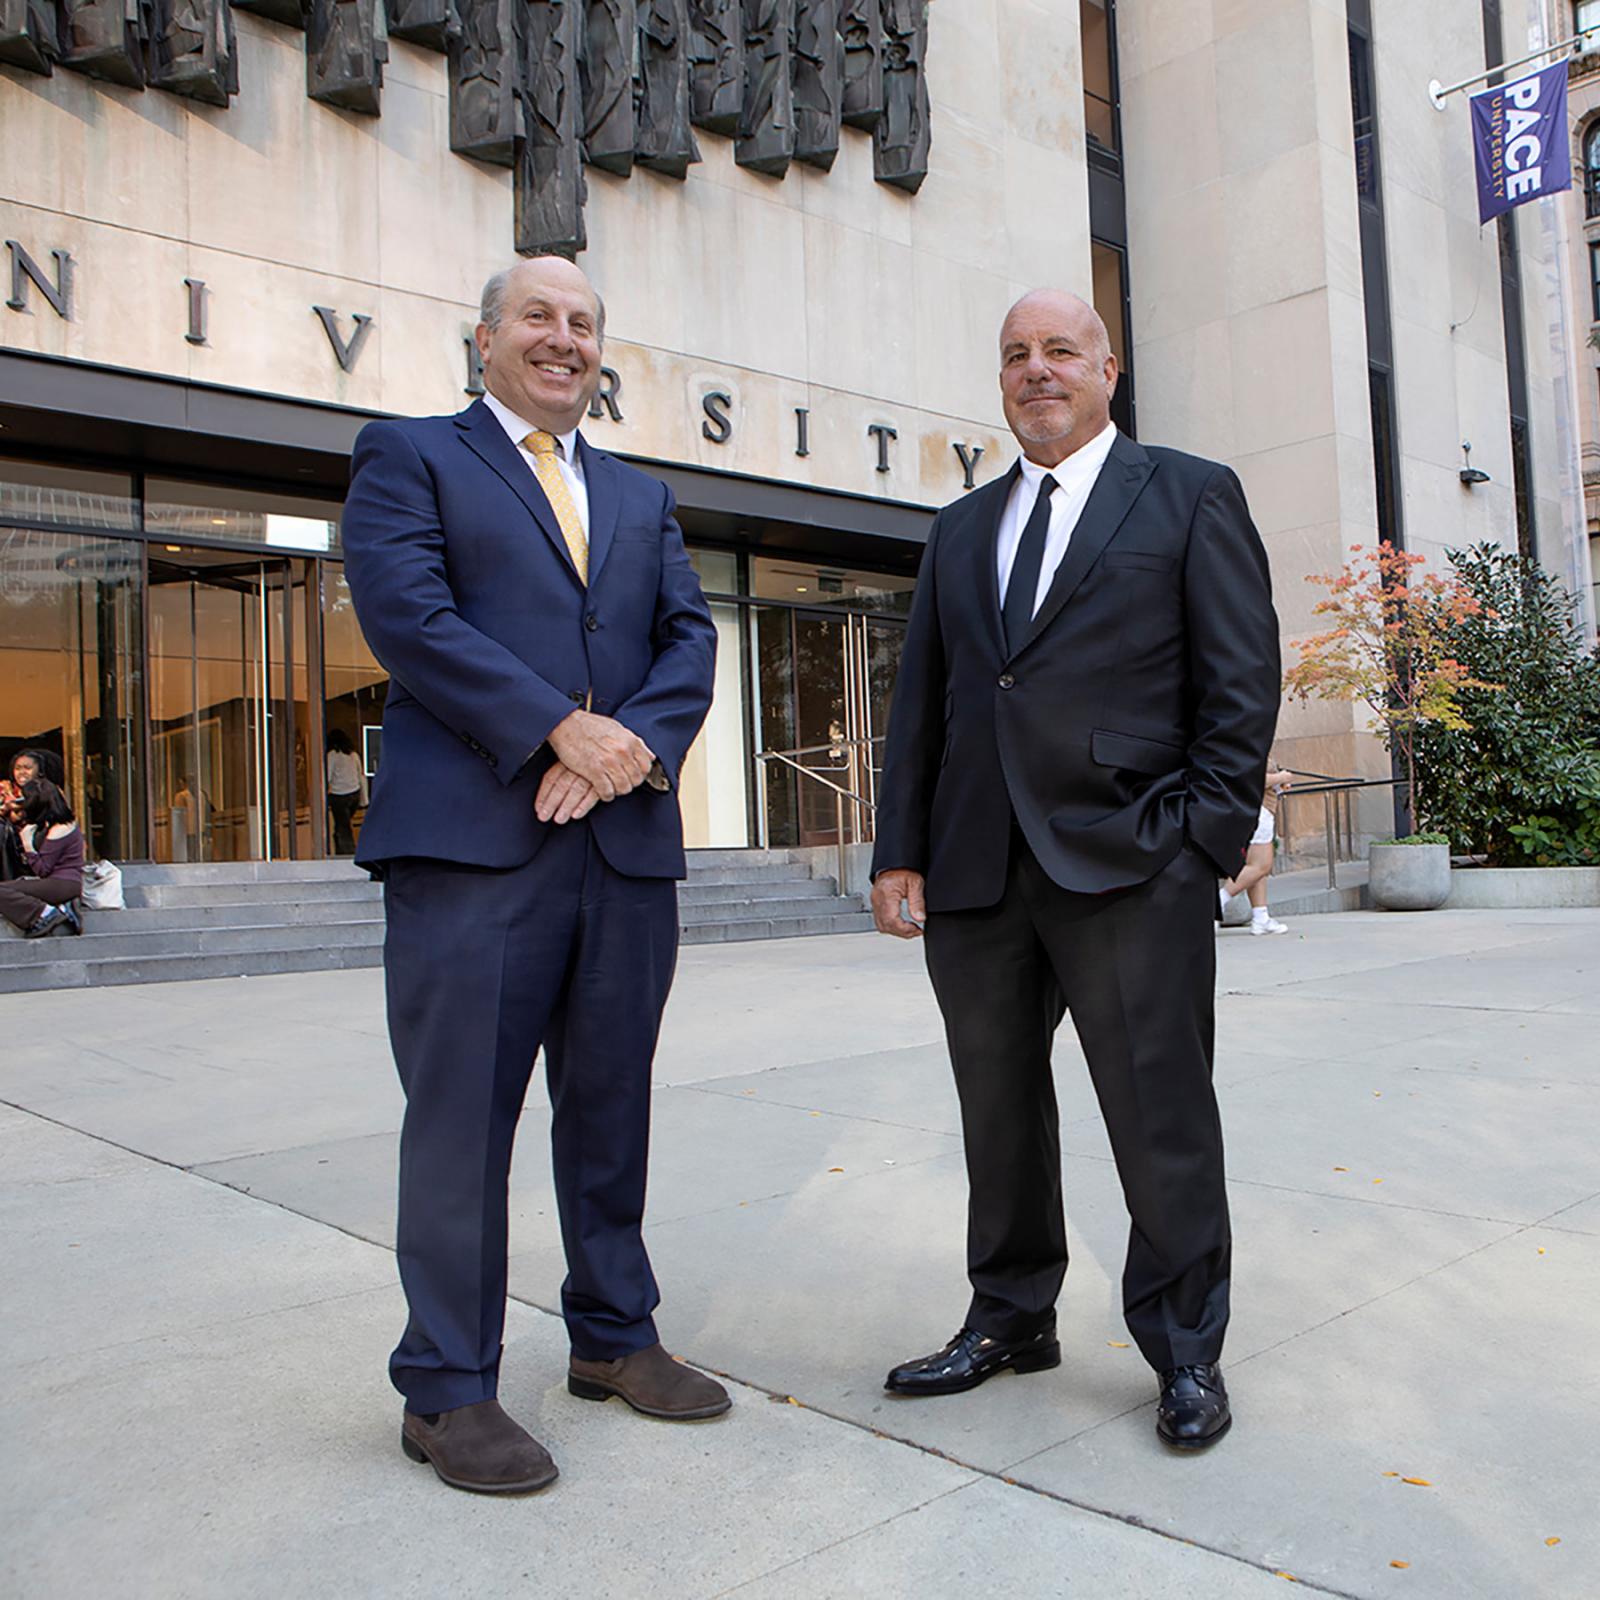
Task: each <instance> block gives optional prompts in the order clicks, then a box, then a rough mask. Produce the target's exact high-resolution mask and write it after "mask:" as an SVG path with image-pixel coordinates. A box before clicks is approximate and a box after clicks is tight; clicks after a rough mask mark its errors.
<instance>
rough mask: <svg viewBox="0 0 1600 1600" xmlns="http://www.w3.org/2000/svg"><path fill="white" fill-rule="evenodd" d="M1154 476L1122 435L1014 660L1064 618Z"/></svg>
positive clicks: (1149, 464) (1136, 448)
mask: <svg viewBox="0 0 1600 1600" xmlns="http://www.w3.org/2000/svg"><path fill="white" fill-rule="evenodd" d="M1155 470H1156V469H1155V463H1154V462H1153V461H1151V459H1150V457H1149V456H1148V455H1147V454H1146V453H1145V452H1144V450H1142V449H1141V448H1140V447H1139V446H1138V445H1137V444H1135V443H1134V442H1133V440H1132V439H1130V438H1128V436H1127V435H1126V434H1124V433H1121V432H1119V433H1118V434H1117V437H1116V439H1115V440H1114V441H1113V442H1112V445H1111V453H1110V455H1108V456H1107V457H1106V464H1105V465H1104V466H1103V467H1102V468H1101V469H1100V476H1099V477H1098V478H1097V479H1096V480H1095V485H1094V488H1093V489H1091V490H1090V491H1089V498H1088V500H1087V501H1086V502H1085V503H1084V507H1083V512H1082V514H1081V515H1080V516H1079V518H1078V525H1077V527H1075V528H1074V529H1073V530H1072V538H1071V540H1070V541H1069V542H1068V544H1067V553H1066V554H1065V555H1064V556H1063V557H1062V558H1061V565H1060V566H1059V567H1057V568H1056V575H1055V577H1054V578H1053V579H1052V580H1051V583H1050V588H1049V590H1048V591H1047V592H1046V594H1045V597H1044V604H1043V605H1042V606H1040V607H1039V609H1038V611H1037V613H1035V615H1034V619H1033V626H1032V627H1031V628H1029V630H1028V636H1027V638H1026V639H1024V640H1023V641H1022V644H1021V646H1020V648H1019V649H1018V650H1017V651H1016V652H1014V653H1015V654H1017V655H1021V654H1022V651H1023V650H1026V649H1027V648H1028V646H1029V645H1031V644H1032V643H1033V641H1034V640H1035V639H1037V638H1038V637H1039V635H1040V634H1041V633H1043V632H1044V630H1045V629H1046V628H1048V627H1049V626H1050V624H1051V623H1052V622H1053V621H1054V620H1055V619H1056V617H1057V616H1058V615H1059V614H1060V611H1061V608H1062V607H1063V606H1064V605H1065V604H1066V603H1067V601H1069V600H1070V599H1071V598H1072V596H1073V594H1074V593H1075V592H1076V591H1077V588H1078V585H1079V584H1081V583H1082V582H1083V580H1084V578H1085V577H1087V576H1088V573H1089V568H1090V567H1092V566H1093V565H1094V564H1095V562H1096V561H1098V560H1099V559H1100V553H1101V551H1103V550H1104V549H1105V547H1106V546H1107V545H1108V544H1110V543H1111V537H1112V535H1113V534H1114V533H1116V531H1117V529H1118V528H1120V527H1121V526H1122V521H1123V518H1124V517H1126V516H1127V514H1128V513H1129V512H1130V511H1131V510H1132V509H1133V503H1134V501H1135V500H1137V499H1138V498H1139V496H1140V494H1141V493H1142V492H1143V490H1144V486H1145V484H1147V483H1148V482H1149V481H1150V474H1151V473H1153V472H1154V471H1155Z"/></svg>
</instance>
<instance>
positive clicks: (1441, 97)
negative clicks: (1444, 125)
mask: <svg viewBox="0 0 1600 1600" xmlns="http://www.w3.org/2000/svg"><path fill="white" fill-rule="evenodd" d="M1591 38H1592V39H1595V41H1596V43H1597V44H1600V29H1593V28H1591V29H1590V30H1589V32H1588V33H1575V34H1573V35H1572V37H1571V38H1570V39H1561V40H1559V41H1558V42H1557V43H1555V44H1547V45H1545V47H1544V48H1543V49H1542V50H1533V51H1530V52H1529V53H1528V54H1527V55H1525V56H1521V57H1519V58H1518V59H1517V60H1515V61H1502V62H1501V63H1500V65H1499V66H1497V67H1490V68H1489V69H1488V70H1487V71H1485V72H1475V73H1473V75H1472V76H1471V77H1470V78H1463V79H1462V80H1461V82H1460V83H1452V84H1450V85H1449V87H1448V88H1447V87H1446V86H1445V85H1444V84H1441V83H1440V82H1439V80H1438V79H1437V78H1432V79H1430V80H1429V82H1428V98H1429V99H1430V100H1431V101H1432V102H1433V109H1434V110H1435V111H1443V110H1444V103H1445V101H1446V100H1447V99H1448V98H1449V97H1450V96H1451V95H1453V94H1459V93H1460V92H1461V91H1462V90H1463V89H1470V88H1471V87H1472V86H1473V84H1475V83H1483V82H1485V81H1487V80H1488V79H1490V78H1492V77H1493V76H1494V75H1495V73H1497V72H1514V71H1515V70H1516V69H1517V68H1518V67H1525V66H1527V64H1528V63H1529V62H1530V61H1537V60H1538V59H1539V57H1540V56H1549V55H1554V54H1555V53H1556V51H1557V50H1567V49H1570V48H1571V46H1573V45H1575V44H1581V43H1582V42H1583V40H1585V39H1591Z"/></svg>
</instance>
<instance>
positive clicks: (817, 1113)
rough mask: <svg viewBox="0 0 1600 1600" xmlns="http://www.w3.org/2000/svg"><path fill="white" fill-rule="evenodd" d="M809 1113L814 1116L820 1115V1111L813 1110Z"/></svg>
mask: <svg viewBox="0 0 1600 1600" xmlns="http://www.w3.org/2000/svg"><path fill="white" fill-rule="evenodd" d="M811 1115H812V1116H814V1117H820V1116H821V1115H822V1113H821V1112H820V1111H813V1112H812V1113H811Z"/></svg>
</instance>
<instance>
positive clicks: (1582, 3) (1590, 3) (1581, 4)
mask: <svg viewBox="0 0 1600 1600" xmlns="http://www.w3.org/2000/svg"><path fill="white" fill-rule="evenodd" d="M1572 23H1573V32H1574V33H1583V34H1588V35H1590V37H1589V38H1586V39H1585V40H1584V41H1583V42H1582V44H1581V45H1579V47H1578V48H1579V49H1580V50H1600V0H1578V3H1577V4H1576V5H1575V6H1573V8H1572Z"/></svg>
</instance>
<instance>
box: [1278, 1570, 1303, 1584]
mask: <svg viewBox="0 0 1600 1600" xmlns="http://www.w3.org/2000/svg"><path fill="white" fill-rule="evenodd" d="M1272 1576H1273V1577H1274V1578H1282V1579H1283V1580H1284V1581H1285V1582H1286V1583H1299V1581H1300V1580H1299V1579H1298V1578H1297V1577H1295V1575H1294V1574H1293V1573H1292V1572H1274V1573H1273V1574H1272Z"/></svg>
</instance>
